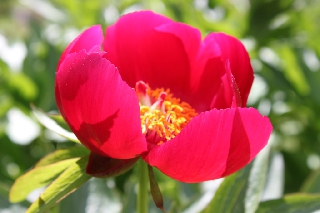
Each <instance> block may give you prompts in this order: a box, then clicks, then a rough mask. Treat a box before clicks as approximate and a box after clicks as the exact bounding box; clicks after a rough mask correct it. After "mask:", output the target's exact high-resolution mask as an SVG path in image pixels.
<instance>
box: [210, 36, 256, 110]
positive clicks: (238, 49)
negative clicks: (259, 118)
mask: <svg viewBox="0 0 320 213" xmlns="http://www.w3.org/2000/svg"><path fill="white" fill-rule="evenodd" d="M206 39H213V40H215V41H216V43H217V44H218V45H219V47H220V50H221V57H222V60H223V61H226V60H227V59H229V60H230V67H231V72H232V74H233V76H234V78H235V79H236V82H237V85H238V87H239V90H240V94H241V98H242V104H243V106H246V104H247V99H248V95H249V92H250V89H251V86H252V82H253V70H252V67H251V64H250V58H249V55H248V52H247V51H246V49H245V47H244V46H243V44H242V43H241V42H240V41H239V40H238V39H236V38H234V37H232V36H229V35H226V34H223V33H211V34H210V35H208V36H207V38H206Z"/></svg>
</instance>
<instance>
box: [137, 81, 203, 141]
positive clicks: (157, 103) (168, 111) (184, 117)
mask: <svg viewBox="0 0 320 213" xmlns="http://www.w3.org/2000/svg"><path fill="white" fill-rule="evenodd" d="M137 92H138V91H137ZM146 95H147V96H148V97H149V98H150V100H151V103H152V104H151V106H146V105H144V104H143V103H140V118H141V127H142V133H143V134H145V135H146V138H147V140H148V142H151V143H154V144H156V145H161V144H162V143H164V142H165V141H167V140H170V139H173V138H174V137H175V136H176V135H178V134H179V133H180V132H181V130H182V129H183V128H184V127H185V126H186V125H187V124H188V123H189V122H190V120H191V119H192V118H193V117H194V116H196V115H197V113H196V111H195V110H194V109H193V108H192V107H191V106H190V105H189V104H188V103H186V102H181V101H180V99H178V98H175V97H173V95H172V93H170V90H169V89H168V90H166V91H165V90H164V89H162V88H161V89H156V90H151V89H150V88H149V87H148V89H147V93H146ZM138 96H139V94H138ZM150 140H151V141H150Z"/></svg>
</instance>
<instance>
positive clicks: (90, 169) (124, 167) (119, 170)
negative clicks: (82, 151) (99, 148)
mask: <svg viewBox="0 0 320 213" xmlns="http://www.w3.org/2000/svg"><path fill="white" fill-rule="evenodd" d="M139 158H140V157H137V158H131V159H114V158H109V157H105V156H101V155H98V154H95V153H94V152H91V153H90V156H89V160H88V164H87V167H86V173H87V174H89V175H91V176H93V177H97V178H110V177H116V176H118V175H121V174H123V173H125V172H127V171H128V170H130V169H131V168H132V167H133V166H134V164H135V163H136V162H137V161H138V160H139Z"/></svg>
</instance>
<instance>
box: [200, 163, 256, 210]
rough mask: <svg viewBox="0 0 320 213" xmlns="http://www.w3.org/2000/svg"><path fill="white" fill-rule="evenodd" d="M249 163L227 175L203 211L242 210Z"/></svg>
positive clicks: (249, 167)
mask: <svg viewBox="0 0 320 213" xmlns="http://www.w3.org/2000/svg"><path fill="white" fill-rule="evenodd" d="M250 169H251V164H249V165H247V166H246V167H245V168H243V169H242V170H240V171H238V172H237V173H235V174H233V175H231V176H229V177H227V178H226V179H225V180H224V181H223V182H222V184H221V185H220V187H219V188H218V190H217V192H216V194H215V196H214V198H213V200H212V201H211V202H210V204H209V205H208V206H207V208H205V210H204V211H202V212H203V213H211V212H215V213H232V212H234V213H239V212H244V197H245V191H246V187H247V182H248V178H249V174H250Z"/></svg>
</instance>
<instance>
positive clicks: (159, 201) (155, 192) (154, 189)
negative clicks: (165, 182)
mask: <svg viewBox="0 0 320 213" xmlns="http://www.w3.org/2000/svg"><path fill="white" fill-rule="evenodd" d="M148 174H149V181H150V191H151V195H152V198H153V201H154V203H155V204H156V206H157V207H158V208H159V209H161V210H162V211H163V212H166V211H165V210H164V207H163V198H162V194H161V191H160V188H159V185H158V182H157V180H156V176H155V175H154V172H153V168H152V166H149V165H148Z"/></svg>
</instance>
